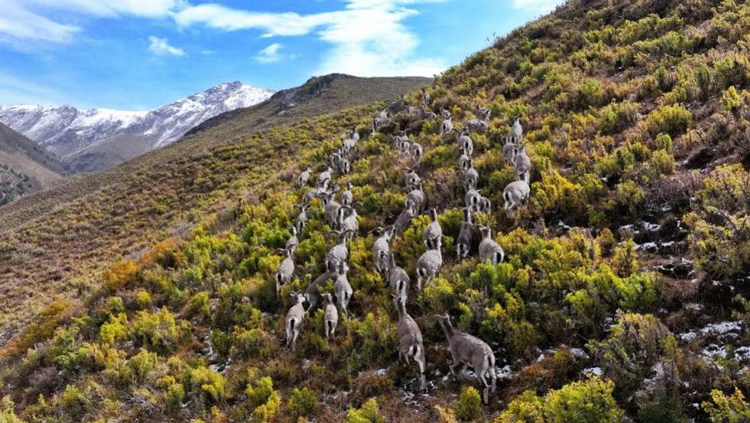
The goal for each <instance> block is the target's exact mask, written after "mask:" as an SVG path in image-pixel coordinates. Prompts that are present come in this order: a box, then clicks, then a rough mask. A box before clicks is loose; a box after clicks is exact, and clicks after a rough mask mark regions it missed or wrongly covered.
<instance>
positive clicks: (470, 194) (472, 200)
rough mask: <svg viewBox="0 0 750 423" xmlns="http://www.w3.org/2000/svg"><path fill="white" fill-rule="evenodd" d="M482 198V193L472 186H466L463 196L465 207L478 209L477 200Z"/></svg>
mask: <svg viewBox="0 0 750 423" xmlns="http://www.w3.org/2000/svg"><path fill="white" fill-rule="evenodd" d="M481 199H482V195H481V194H479V191H477V190H476V188H474V187H469V186H467V187H466V195H465V196H464V202H465V204H466V207H469V208H471V209H472V210H474V211H477V210H479V200H481Z"/></svg>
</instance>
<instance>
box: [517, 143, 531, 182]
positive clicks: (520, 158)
mask: <svg viewBox="0 0 750 423" xmlns="http://www.w3.org/2000/svg"><path fill="white" fill-rule="evenodd" d="M513 165H514V166H515V169H514V170H515V172H516V176H517V177H518V180H519V181H524V182H526V183H527V184H529V183H531V159H530V158H529V156H528V155H527V154H526V149H525V148H524V147H523V144H521V145H517V146H514V147H513Z"/></svg>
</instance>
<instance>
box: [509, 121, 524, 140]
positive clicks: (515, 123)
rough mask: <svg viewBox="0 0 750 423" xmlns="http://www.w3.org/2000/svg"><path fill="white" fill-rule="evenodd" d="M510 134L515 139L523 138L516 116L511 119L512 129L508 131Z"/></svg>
mask: <svg viewBox="0 0 750 423" xmlns="http://www.w3.org/2000/svg"><path fill="white" fill-rule="evenodd" d="M510 134H511V135H512V136H513V137H515V138H516V139H519V140H520V139H521V137H523V127H522V126H521V118H519V117H518V116H516V117H514V118H513V127H512V128H511V130H510Z"/></svg>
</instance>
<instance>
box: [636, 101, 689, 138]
mask: <svg viewBox="0 0 750 423" xmlns="http://www.w3.org/2000/svg"><path fill="white" fill-rule="evenodd" d="M692 123H693V115H692V113H690V111H689V110H687V109H685V108H684V107H682V106H681V105H679V104H674V105H666V106H662V107H661V108H659V109H656V110H654V111H653V112H651V114H649V115H648V118H646V129H647V130H648V132H649V133H650V134H651V136H652V137H655V136H657V135H658V134H660V133H665V134H668V135H670V136H672V137H675V136H678V135H681V134H682V133H684V132H685V131H686V130H687V129H688V128H689V127H690V125H691V124H692Z"/></svg>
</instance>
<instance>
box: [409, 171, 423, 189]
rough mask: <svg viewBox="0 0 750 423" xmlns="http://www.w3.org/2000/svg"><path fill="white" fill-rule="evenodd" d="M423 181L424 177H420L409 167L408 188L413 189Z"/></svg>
mask: <svg viewBox="0 0 750 423" xmlns="http://www.w3.org/2000/svg"><path fill="white" fill-rule="evenodd" d="M420 182H422V178H420V177H419V175H418V174H417V172H416V171H415V170H414V169H409V173H407V174H406V189H407V190H409V191H411V190H413V189H415V188H417V187H418V186H419V183H420Z"/></svg>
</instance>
